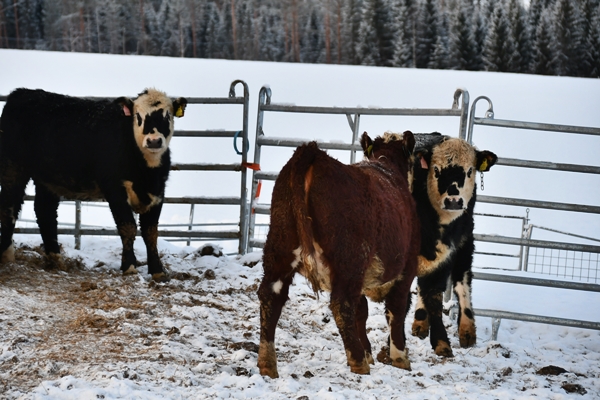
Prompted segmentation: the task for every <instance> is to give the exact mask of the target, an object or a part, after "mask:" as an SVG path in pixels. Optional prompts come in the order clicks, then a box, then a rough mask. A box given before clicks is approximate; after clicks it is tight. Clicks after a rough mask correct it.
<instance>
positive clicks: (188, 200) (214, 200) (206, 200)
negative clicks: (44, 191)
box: [24, 195, 241, 226]
mask: <svg viewBox="0 0 600 400" xmlns="http://www.w3.org/2000/svg"><path fill="white" fill-rule="evenodd" d="M34 199H35V196H30V195H27V196H25V197H24V200H30V201H33V200H34ZM163 202H164V203H165V204H226V205H227V204H229V205H236V206H239V205H240V203H241V199H240V198H239V197H235V196H218V197H209V196H197V197H194V196H184V197H165V198H164V200H163ZM84 203H106V200H104V199H99V200H94V201H89V202H88V201H86V202H84ZM72 205H73V203H72ZM86 206H87V204H86ZM186 226H187V225H186Z"/></svg>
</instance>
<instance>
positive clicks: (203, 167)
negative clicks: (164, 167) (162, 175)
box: [171, 163, 242, 172]
mask: <svg viewBox="0 0 600 400" xmlns="http://www.w3.org/2000/svg"><path fill="white" fill-rule="evenodd" d="M171 170H172V171H238V172H239V171H241V170H242V165H241V164H201V163H197V164H184V163H175V164H173V165H171Z"/></svg>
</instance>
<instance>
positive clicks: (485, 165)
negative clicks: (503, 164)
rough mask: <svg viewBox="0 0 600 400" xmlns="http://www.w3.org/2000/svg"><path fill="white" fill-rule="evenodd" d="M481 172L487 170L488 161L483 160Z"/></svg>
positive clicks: (480, 167)
mask: <svg viewBox="0 0 600 400" xmlns="http://www.w3.org/2000/svg"><path fill="white" fill-rule="evenodd" d="M479 170H480V171H482V172H483V171H486V170H487V160H483V162H482V163H481V165H480V166H479Z"/></svg>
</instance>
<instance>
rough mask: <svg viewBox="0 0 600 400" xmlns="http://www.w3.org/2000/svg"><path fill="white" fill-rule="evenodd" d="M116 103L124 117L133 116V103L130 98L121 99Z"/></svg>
mask: <svg viewBox="0 0 600 400" xmlns="http://www.w3.org/2000/svg"><path fill="white" fill-rule="evenodd" d="M114 103H116V104H118V105H119V106H120V107H121V111H123V115H124V116H126V117H131V115H133V101H131V99H130V98H128V97H119V98H118V99H116V100H115V101H114Z"/></svg>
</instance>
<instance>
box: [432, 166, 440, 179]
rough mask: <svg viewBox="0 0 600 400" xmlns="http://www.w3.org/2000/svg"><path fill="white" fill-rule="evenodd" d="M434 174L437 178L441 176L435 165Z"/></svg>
mask: <svg viewBox="0 0 600 400" xmlns="http://www.w3.org/2000/svg"><path fill="white" fill-rule="evenodd" d="M433 173H434V174H435V177H436V178H438V177H439V176H440V169H439V168H438V167H437V166H435V165H434V166H433Z"/></svg>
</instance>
